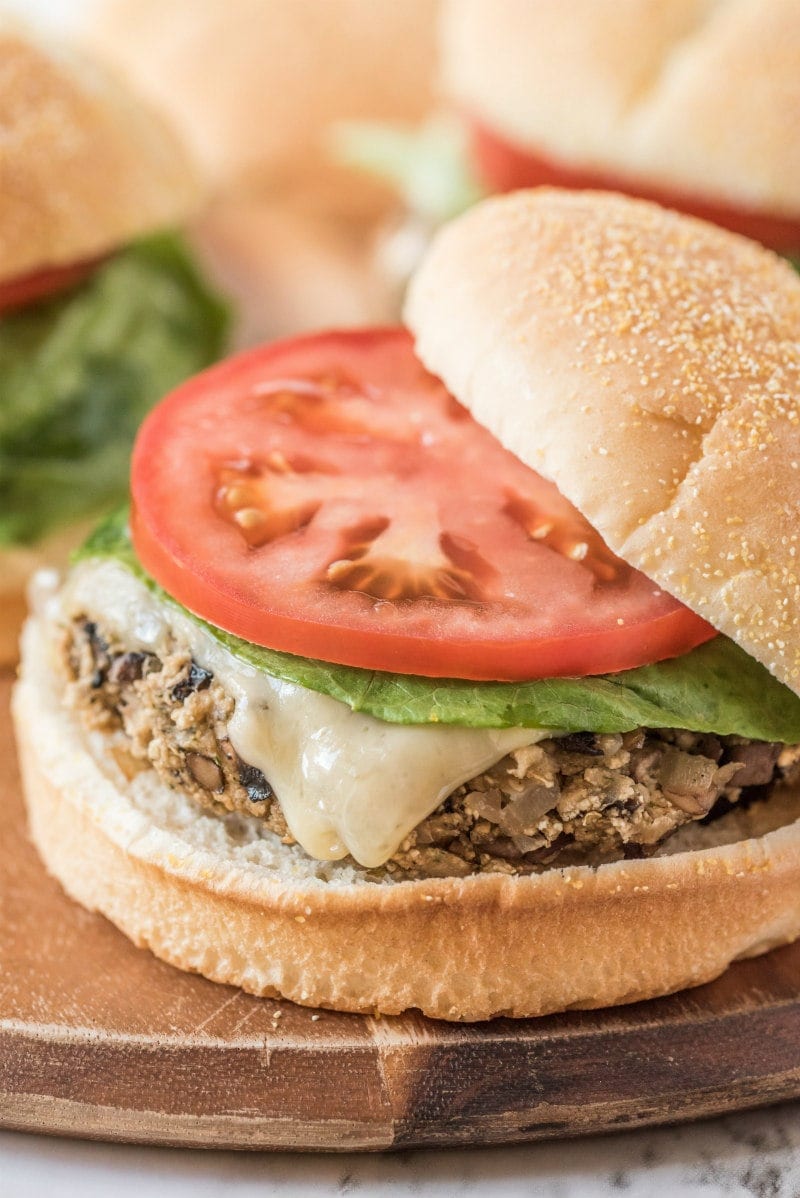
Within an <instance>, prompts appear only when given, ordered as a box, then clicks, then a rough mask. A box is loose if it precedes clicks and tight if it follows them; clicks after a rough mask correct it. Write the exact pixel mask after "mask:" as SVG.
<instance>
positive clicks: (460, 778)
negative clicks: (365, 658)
mask: <svg viewBox="0 0 800 1198" xmlns="http://www.w3.org/2000/svg"><path fill="white" fill-rule="evenodd" d="M54 605H55V610H54V611H53V612H52V615H53V616H54V617H55V618H56V619H57V620H60V621H70V620H72V619H75V618H78V617H86V618H88V619H90V620H94V621H95V622H97V624H98V625H99V626H100V627H101V628H103V629H104V630H107V631H108V632H109V633H111V634H112V635H114V636H116V637H117V638H118V639H119V640H120V642H122V643H123V644H125V645H127V646H130V648H131V649H132V650H137V651H140V652H147V653H155V654H156V655H157V656H164V655H165V654H167V653H168V652H171V651H174V647H175V644H176V642H177V643H178V644H183V645H186V646H187V647H188V649H189V652H190V653H191V655H192V658H193V659H194V660H195V661H196V662H197V664H198V665H200V666H202V667H203V668H204V669H206V670H209V671H211V673H213V674H214V675H215V676H216V677H217V679H218V681H219V682H220V683H221V685H222V686H223V687H224V688H225V689H226V691H227V692H228V694H229V695H230V696H231V697H232V699H233V700H234V705H235V706H234V713H233V716H232V717H231V719H230V721H229V723H228V736H229V738H230V741H231V744H232V745H233V748H234V749H235V750H236V752H237V753H238V755H239V757H240V758H241V759H242V761H245V762H247V763H248V765H252V766H255V767H256V768H257V769H259V770H261V772H262V773H263V774H264V776H265V777H266V778H267V779H268V781H269V783H270V785H271V786H272V788H273V790H274V792H275V795H276V797H277V799H278V801H279V802H280V805H281V809H282V811H283V814H284V817H285V819H286V823H287V824H288V826H289V830H290V832H291V833H292V835H293V836H294V837H295V839H296V840H297V841H298V843H299V844H300V845H302V847H303V848H304V849H305V851H306V852H307V853H308V854H309V855H310V856H312V857H316V858H317V859H319V860H323V861H337V860H339V859H341V858H342V857H346V856H347V855H348V854H350V855H351V856H352V857H353V858H355V860H356V861H358V862H359V864H360V865H363V866H365V867H367V868H376V867H377V866H380V865H383V864H384V863H385V862H386V861H387V860H388V859H389V858H390V857H391V856H393V855H394V854H395V853H396V852H397V850H398V849H399V848H400V845H401V844H402V842H403V840H404V839H405V838H406V836H408V834H409V832H411V831H412V829H413V828H415V827H416V826H417V824H419V823H421V821H422V820H424V819H425V818H426V816H428V815H430V814H431V812H432V811H434V810H435V809H436V808H437V807H438V806H439V804H440V803H441V802H442V801H443V800H444V799H445V798H446V797H447V795H449V794H450V793H451V792H452V791H453V790H455V788H456V787H457V786H460V785H461V783H462V782H466V781H468V780H469V779H470V778H474V777H476V776H477V775H478V774H481V773H483V772H484V771H485V770H486V769H488V768H489V767H490V766H492V765H494V764H495V762H497V761H499V760H500V758H501V757H504V756H505V755H506V754H507V753H510V752H511V751H512V750H514V749H519V748H522V746H524V745H530V744H535V743H536V742H537V741H540V740H544V739H545V738H547V737H552V736H554V735H558V733H557V732H553V731H552V730H551V729H535V728H504V729H495V728H461V727H457V726H447V725H435V724H432V725H407V724H390V723H386V722H384V721H383V720H378V719H375V718H374V717H373V716H370V715H366V714H364V713H363V712H358V711H352V710H351V709H350V708H349V707H348V706H347V705H346V704H344V703H341V702H339V701H338V700H337V699H332V698H330V696H328V695H322V694H318V693H317V692H316V691H311V690H308V689H307V688H306V687H303V686H299V685H297V684H296V683H292V682H283V681H281V680H280V679H278V678H274V677H272V676H271V675H269V674H266V673H264V672H263V671H261V670H259V669H257V668H256V667H255V666H253V665H251V664H250V663H248V662H244V661H242V660H241V659H239V658H238V657H236V656H235V655H234V654H233V653H231V652H230V651H229V650H228V649H226V648H225V647H224V646H223V645H222V644H220V642H219V641H217V640H216V638H215V637H214V636H212V635H211V634H210V633H209V632H207V631H206V630H205V629H204V628H203V627H201V625H199V624H198V623H197V622H196V621H195V620H193V619H192V618H191V617H190V616H188V615H185V614H184V613H183V612H182V611H181V610H180V609H178V608H177V607H175V606H173V605H172V604H169V603H166V602H164V600H163V599H160V598H159V597H158V596H156V595H154V594H153V593H152V592H151V591H150V590H148V588H147V587H146V586H145V585H144V584H143V583H142V582H141V581H140V580H139V579H137V578H136V577H135V576H134V575H133V574H132V573H131V572H130V570H128V569H127V568H126V567H125V566H124V565H122V564H121V563H119V562H115V561H110V560H97V561H87V562H83V563H81V564H80V565H78V566H77V567H75V569H74V570H73V571H72V572H71V574H70V575H69V577H68V579H67V581H66V583H65V585H64V587H63V588H62V590H61V592H60V594H59V595H58V597H57V598H56V599H55V600H54ZM48 614H51V613H49V612H48Z"/></svg>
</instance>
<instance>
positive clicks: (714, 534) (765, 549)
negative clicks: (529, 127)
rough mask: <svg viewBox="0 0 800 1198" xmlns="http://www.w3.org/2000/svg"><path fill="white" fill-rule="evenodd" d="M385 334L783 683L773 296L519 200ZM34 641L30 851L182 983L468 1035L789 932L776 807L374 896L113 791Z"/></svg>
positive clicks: (744, 260) (779, 336) (788, 652)
mask: <svg viewBox="0 0 800 1198" xmlns="http://www.w3.org/2000/svg"><path fill="white" fill-rule="evenodd" d="M408 319H409V322H410V324H411V327H412V329H413V330H414V332H415V334H416V336H417V338H418V345H419V351H420V354H421V356H422V358H423V361H424V362H425V363H426V365H427V366H428V367H429V368H431V369H433V370H435V371H436V372H437V373H440V374H441V375H442V376H443V377H444V379H445V381H446V382H447V383H448V384H449V385H450V387H451V388H452V389H453V390H454V392H455V394H456V395H457V396H458V397H459V398H460V399H462V400H463V401H465V402H466V403H467V404H469V405H470V406H471V408H472V410H473V412H474V414H475V415H476V417H477V419H478V420H479V421H480V422H481V423H483V424H485V425H486V426H487V427H489V428H490V429H491V430H492V431H493V432H494V433H495V435H497V436H498V437H499V438H500V439H501V440H502V441H503V442H504V443H505V444H506V445H507V446H508V447H509V448H510V449H511V450H513V452H515V453H516V454H517V455H518V456H519V457H521V458H522V460H523V461H526V462H528V464H529V465H531V466H532V467H534V469H537V470H539V471H541V472H542V473H543V474H545V475H546V476H547V477H549V478H551V479H553V480H554V481H555V482H556V483H557V484H558V485H559V486H560V487H561V488H562V490H563V491H564V492H565V494H566V495H567V496H568V497H569V498H571V499H572V500H573V502H574V503H576V504H577V505H578V506H579V507H580V508H581V510H582V511H583V512H584V513H585V514H586V515H587V516H588V517H589V519H590V520H591V521H592V523H594V524H595V525H596V526H597V527H598V528H599V529H600V531H601V532H602V533H603V535H604V536H605V537H606V538H607V539H608V541H609V543H610V544H611V546H612V548H614V549H615V550H616V551H617V552H618V553H621V554H623V555H624V556H626V557H627V558H628V560H630V561H631V562H633V563H634V564H636V565H639V564H642V563H646V564H645V570H646V571H647V572H648V573H649V574H650V576H651V577H653V578H654V579H656V580H658V581H659V582H660V583H661V584H662V585H665V586H667V585H668V586H669V589H671V590H674V591H675V592H676V593H678V594H679V595H680V596H681V597H682V598H684V599H686V600H687V601H688V602H691V603H692V604H694V605H695V606H696V608H697V610H698V611H701V612H702V614H703V615H706V616H709V615H711V616H712V617H713V618H715V620H717V622H718V624H719V626H720V627H723V628H725V629H726V630H727V629H728V627H730V629H731V631H732V633H733V635H735V636H736V638H737V639H738V640H739V642H740V643H741V644H742V645H743V646H744V647H745V648H746V649H747V650H748V651H749V652H751V653H753V655H754V656H756V655H760V656H762V657H763V658H768V659H769V660H770V664H771V666H772V668H774V669H775V672H776V673H780V675H781V676H786V677H787V678H790V679H791V676H792V669H793V662H794V660H795V655H796V653H797V649H798V644H799V642H798V638H797V634H796V632H794V634H793V636H791V638H790V632H791V631H792V621H793V619H794V616H793V612H794V611H795V610H796V608H795V607H794V606H793V605H796V601H797V595H796V587H797V583H796V582H795V581H794V576H793V575H792V574H791V561H792V557H793V554H792V551H791V546H792V541H791V538H792V537H793V536H794V535H795V534H794V533H792V532H791V531H790V529H791V524H790V523H789V522H788V521H789V517H788V515H787V510H788V509H796V506H797V504H796V497H797V489H796V488H797V483H796V482H794V481H793V479H794V474H793V472H792V471H793V468H792V466H791V462H792V461H793V460H794V454H795V445H796V441H797V437H798V433H797V432H796V430H795V426H794V425H793V424H792V409H791V408H790V407H789V404H788V400H787V395H789V394H792V393H793V394H796V392H797V387H796V385H794V387H793V381H794V383H795V384H796V371H797V368H798V350H797V346H798V333H800V280H798V279H797V278H796V277H795V276H794V275H793V274H792V272H791V271H790V270H789V269H788V268H786V267H784V266H782V265H781V264H780V262H779V261H778V260H777V259H775V258H774V257H773V256H772V255H770V254H769V253H767V252H766V251H763V250H760V249H758V248H756V247H754V246H752V245H751V244H749V243H747V242H745V241H743V240H741V239H738V238H736V237H734V236H732V235H731V234H728V233H724V232H722V231H719V230H715V229H713V228H711V227H709V226H706V225H703V224H702V223H700V222H696V221H691V220H688V219H686V218H682V217H679V216H676V215H673V214H669V213H666V212H664V211H662V210H660V209H658V208H656V207H654V206H652V205H647V204H644V203H637V202H634V201H629V200H624V199H622V198H620V197H611V196H605V195H585V196H581V195H575V194H570V193H557V192H549V191H541V192H538V193H530V194H519V195H516V196H513V197H510V198H507V199H503V200H498V201H492V202H489V203H487V204H484V205H481V206H479V207H478V208H476V209H474V210H473V211H472V212H471V213H469V214H468V215H467V216H465V217H463V218H461V220H460V221H458V222H457V223H455V224H454V225H453V226H451V227H450V228H449V229H447V230H445V231H444V232H443V233H442V234H441V235H440V236H439V239H438V240H437V242H436V243H435V244H434V246H433V248H432V250H431V251H430V254H429V257H428V258H427V260H426V261H425V263H424V264H423V266H422V268H421V271H420V273H419V275H418V276H417V279H416V280H415V283H414V285H413V287H412V290H411V295H410V300H409V305H408ZM752 432H754V433H755V435H756V436H757V444H756V445H755V446H754V445H753V444H752V443H751V433H752ZM759 447H760V448H759ZM798 451H800V446H798ZM798 460H800V457H799V458H798ZM769 479H774V480H775V481H774V483H773V484H772V485H770V486H767V481H768V480H769ZM793 488H794V489H793ZM759 492H761V494H759ZM784 538H786V543H785V544H784ZM737 547H738V548H737ZM727 555H730V557H728V556H727ZM780 580H782V581H780ZM779 584H780V585H779ZM769 586H773V587H774V588H775V589H774V590H773V591H772V592H771V593H770V594H769V595H768V594H767V591H768V588H769ZM767 601H768V603H767ZM779 613H780V614H779ZM737 617H738V618H737ZM49 620H50V616H49V615H48V603H47V602H46V596H45V597H44V598H43V600H42V602H41V604H40V614H38V615H36V616H34V618H33V619H32V621H31V623H30V624H29V627H28V630H27V633H26V637H25V651H24V655H23V657H24V659H23V667H22V675H21V681H20V683H19V686H18V689H17V691H16V695H15V699H14V715H15V721H16V727H17V735H18V739H19V745H20V752H21V759H22V768H23V776H24V782H25V789H26V793H27V800H28V805H29V810H30V816H31V829H32V834H33V837H34V840H35V842H36V844H37V846H38V848H39V850H40V852H41V854H42V857H43V859H44V861H45V863H46V864H47V866H48V868H49V869H50V870H51V871H52V872H53V874H54V875H55V876H56V877H57V878H59V879H60V881H61V882H62V883H63V885H64V886H65V888H66V889H67V890H68V892H69V893H70V894H72V895H73V896H74V897H76V898H77V899H78V900H79V901H80V902H81V903H83V904H84V905H86V906H88V907H90V908H92V909H94V910H98V911H101V912H102V913H103V914H105V915H107V916H108V917H109V918H110V919H111V920H112V921H113V922H115V923H116V924H117V925H118V926H119V927H120V928H122V930H123V931H125V933H126V934H127V935H128V936H130V937H131V938H132V939H133V940H134V941H135V942H136V943H138V944H142V945H147V946H148V947H150V948H151V949H152V950H153V951H154V952H155V953H157V955H159V956H161V957H163V958H164V959H166V960H168V961H171V962H172V963H174V964H176V965H178V966H180V967H181V968H184V969H189V970H195V971H197V972H200V973H202V974H204V975H205V976H207V977H210V978H213V979H215V980H217V981H223V982H228V983H234V984H237V985H240V986H242V987H243V988H245V989H246V990H249V991H251V992H252V993H255V994H268V995H282V996H284V997H287V998H291V999H293V1000H295V1001H298V1002H301V1003H306V1004H311V1005H319V1006H328V1007H332V1008H335V1009H341V1010H352V1011H370V1010H379V1011H382V1012H385V1013H395V1012H399V1011H402V1010H404V1009H406V1008H409V1007H416V1008H419V1009H421V1010H422V1011H424V1012H425V1013H426V1014H429V1015H431V1016H434V1017H437V1018H443V1019H469V1020H478V1019H487V1018H490V1017H492V1016H494V1015H501V1014H503V1015H512V1016H529V1015H539V1014H544V1013H547V1012H550V1011H555V1010H563V1009H566V1008H578V1007H599V1006H606V1005H610V1004H615V1003H624V1002H632V1001H637V1000H640V999H645V998H650V997H654V996H656V995H661V994H665V993H668V992H671V991H674V990H677V989H680V988H682V987H685V986H691V985H697V984H700V983H702V982H705V981H708V980H710V979H711V978H713V977H715V976H717V975H718V974H719V973H721V972H722V971H723V970H724V969H725V968H726V967H727V966H728V965H729V964H730V962H731V961H733V960H735V959H737V958H740V957H745V956H749V955H754V954H757V953H761V952H764V951H766V950H767V949H769V948H770V947H772V946H774V945H777V944H780V943H785V942H788V941H790V940H792V939H794V938H796V937H797V936H798V934H800V897H799V896H800V885H799V883H800V825H798V822H797V814H798V811H797V806H796V803H797V796H796V794H795V793H793V792H792V791H790V790H785V789H784V790H780V789H778V790H776V791H775V792H774V793H773V794H771V796H770V798H769V799H768V800H766V801H764V802H762V803H756V804H754V805H753V806H752V807H750V808H744V809H740V808H736V807H734V808H733V810H731V811H730V812H729V813H728V815H725V816H723V817H721V818H719V819H716V820H715V821H714V822H713V823H711V824H709V825H708V826H703V825H700V824H697V823H694V824H690V825H688V826H687V827H684V828H682V829H680V830H679V831H678V832H677V833H676V834H675V835H674V836H673V837H671V838H670V839H669V840H668V841H667V842H665V844H663V845H662V846H661V847H660V848H659V850H658V852H657V853H656V855H655V856H654V857H650V858H647V859H641V860H624V861H618V862H615V863H612V864H604V865H600V866H598V867H591V868H590V867H581V866H578V867H569V868H566V869H564V868H561V869H560V868H547V869H545V870H544V872H542V873H540V874H535V875H528V876H524V875H521V876H508V875H499V874H497V873H494V874H493V873H477V874H472V875H470V876H467V877H463V878H458V879H456V878H430V879H427V880H418V881H393V880H392V879H391V875H389V874H387V875H386V876H385V878H384V880H383V881H381V882H375V881H374V880H372V878H370V876H369V875H368V874H367V873H366V872H365V871H364V870H362V869H361V868H360V867H358V866H356V865H354V864H352V863H350V864H348V863H347V862H346V861H345V862H337V863H333V864H332V863H330V862H319V861H316V860H314V859H312V858H311V857H310V856H308V855H307V854H306V853H304V852H303V851H302V850H301V849H299V848H298V846H296V845H288V844H286V843H284V842H283V841H282V840H281V839H280V838H279V837H278V836H276V835H273V834H272V833H270V832H269V831H268V830H266V829H265V828H263V827H262V826H260V825H259V823H258V821H255V820H252V819H248V818H243V817H242V816H241V815H235V816H217V815H214V814H211V815H209V814H206V813H205V812H204V811H202V810H201V809H199V808H198V807H197V806H196V805H195V804H194V803H192V802H191V801H190V800H189V799H188V798H187V797H186V796H185V795H182V794H181V793H180V792H179V791H176V790H174V789H172V788H170V787H167V786H165V785H164V784H163V783H161V782H160V781H159V780H158V778H157V775H156V774H155V772H154V771H152V770H151V769H149V768H146V769H143V770H141V771H138V772H134V773H133V774H132V776H131V775H130V774H127V773H125V772H123V769H122V768H121V764H119V763H118V760H117V759H115V757H114V742H113V740H111V739H110V737H109V735H108V734H106V733H103V732H92V733H87V732H85V731H84V730H83V729H82V725H80V724H79V723H78V722H77V720H76V719H75V717H74V716H73V715H72V714H71V713H70V711H69V710H68V709H67V707H66V705H65V704H64V703H63V701H62V696H61V687H62V685H63V684H62V683H61V682H60V681H59V678H58V674H57V670H56V668H55V663H54V661H53V660H52V659H51V646H52V643H53V631H52V628H51V627H50V625H49ZM784 624H785V625H786V627H785V628H784V626H783V625H784ZM779 634H782V635H780V639H781V640H782V641H784V644H783V646H781V645H779V643H778V639H777V638H778V637H779ZM770 641H771V642H772V644H773V646H774V647H772V648H770ZM796 685H797V684H796V680H795V686H796Z"/></svg>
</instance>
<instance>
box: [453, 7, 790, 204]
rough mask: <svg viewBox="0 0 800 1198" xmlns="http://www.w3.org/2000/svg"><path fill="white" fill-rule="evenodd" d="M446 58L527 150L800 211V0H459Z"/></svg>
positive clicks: (496, 122) (459, 98) (458, 84)
mask: <svg viewBox="0 0 800 1198" xmlns="http://www.w3.org/2000/svg"><path fill="white" fill-rule="evenodd" d="M441 57H442V76H443V90H444V91H445V93H446V94H447V95H448V97H449V98H450V99H451V101H452V102H453V103H454V104H455V105H456V106H457V107H459V108H460V109H462V110H463V111H464V112H465V113H467V114H468V115H470V116H472V117H474V118H475V119H476V120H478V121H480V122H481V123H482V124H483V125H485V126H486V127H487V128H488V129H489V130H491V131H492V132H494V133H496V134H497V135H498V136H500V137H502V138H504V139H506V140H507V141H508V142H509V143H511V144H513V145H514V146H516V147H518V148H519V149H520V150H521V151H523V152H524V151H527V152H529V153H532V154H535V155H538V156H540V157H542V158H545V159H550V160H552V162H553V163H554V164H559V163H560V164H562V165H563V166H565V167H570V168H572V169H576V170H583V171H595V172H597V174H598V176H602V175H606V176H608V177H611V176H617V177H619V179H620V180H621V185H622V182H624V181H628V183H629V184H630V190H632V191H634V192H635V191H636V188H637V185H639V186H640V187H646V186H649V187H650V188H651V189H657V188H661V189H663V190H664V192H665V194H666V193H674V194H676V195H684V196H687V195H694V196H696V197H702V198H704V199H705V200H706V201H707V202H715V203H718V204H723V205H731V206H741V207H742V208H748V209H756V210H759V211H763V212H766V213H772V214H774V215H782V216H788V217H794V218H797V217H800V141H799V140H798V137H797V121H798V113H800V0H768V2H765V0H722V2H721V3H720V2H718V0H668V2H665V0H572V2H571V3H569V4H564V3H562V2H561V0H535V3H531V0H447V3H446V5H445V10H444V14H443V22H442V36H441Z"/></svg>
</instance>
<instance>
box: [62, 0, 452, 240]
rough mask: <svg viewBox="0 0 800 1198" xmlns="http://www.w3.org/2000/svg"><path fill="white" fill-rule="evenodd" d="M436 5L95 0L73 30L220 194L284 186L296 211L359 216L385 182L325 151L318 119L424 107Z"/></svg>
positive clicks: (404, 116)
mask: <svg viewBox="0 0 800 1198" xmlns="http://www.w3.org/2000/svg"><path fill="white" fill-rule="evenodd" d="M437 8H438V0H404V2H403V3H402V4H397V3H396V2H395V0H228V3H227V4H225V5H222V4H218V3H216V2H215V0H200V2H199V3H198V0H94V3H93V4H91V5H90V6H89V8H88V9H87V11H86V14H85V16H84V18H83V20H82V21H81V22H80V28H79V35H80V37H81V39H82V41H83V42H84V43H85V44H86V45H88V46H89V47H90V48H91V50H92V52H93V53H95V54H97V55H98V56H100V57H101V58H102V59H103V60H104V61H107V62H109V63H110V64H112V65H113V66H114V67H115V68H116V69H118V70H120V71H122V72H124V73H125V75H127V76H128V77H129V78H130V79H131V80H132V81H133V83H135V85H136V86H137V87H138V88H140V89H141V90H142V92H143V94H145V95H147V96H149V97H150V98H151V99H152V100H153V101H154V102H156V103H157V104H158V105H159V107H160V108H162V109H163V110H164V111H165V112H167V113H169V115H170V116H171V117H172V119H173V120H174V121H175V125H176V127H177V128H178V129H179V130H180V131H181V133H182V134H183V136H184V137H185V139H186V141H187V144H188V145H189V146H190V148H191V149H192V151H193V153H194V155H195V157H196V158H197V160H198V161H199V162H200V163H201V164H202V166H203V167H204V169H205V171H206V173H207V175H208V176H209V178H210V179H211V180H212V181H213V183H214V185H215V187H216V189H217V190H218V191H219V192H220V193H237V192H238V193H244V194H246V195H249V196H251V197H252V196H254V195H260V196H262V197H269V198H270V199H275V198H276V196H278V195H282V196H283V198H284V199H285V201H286V202H287V204H288V205H289V206H290V207H291V208H292V209H294V210H303V209H304V210H306V211H307V212H312V213H316V214H328V215H339V216H352V217H360V218H362V219H367V218H369V217H370V216H371V215H374V214H375V213H376V211H378V212H379V211H380V210H381V209H383V208H385V205H386V201H387V192H386V189H385V188H381V187H375V186H372V187H370V186H369V184H368V183H365V182H364V180H363V178H362V179H361V180H358V179H354V175H353V173H352V171H350V170H348V169H346V168H345V167H343V166H342V165H341V164H337V163H336V162H334V161H333V159H331V158H330V157H329V156H327V155H326V154H325V130H326V128H327V126H328V124H329V123H330V122H331V121H334V120H355V119H358V118H365V117H372V118H374V119H377V120H386V121H392V120H399V121H410V122H413V121H417V120H419V119H421V117H422V116H423V115H424V114H425V112H426V111H427V110H428V108H429V107H430V103H431V94H432V79H433V74H434V61H435V18H436V13H437ZM354 182H355V184H356V185H355V186H354ZM359 182H360V184H361V185H360V186H359V185H358V184H359Z"/></svg>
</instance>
